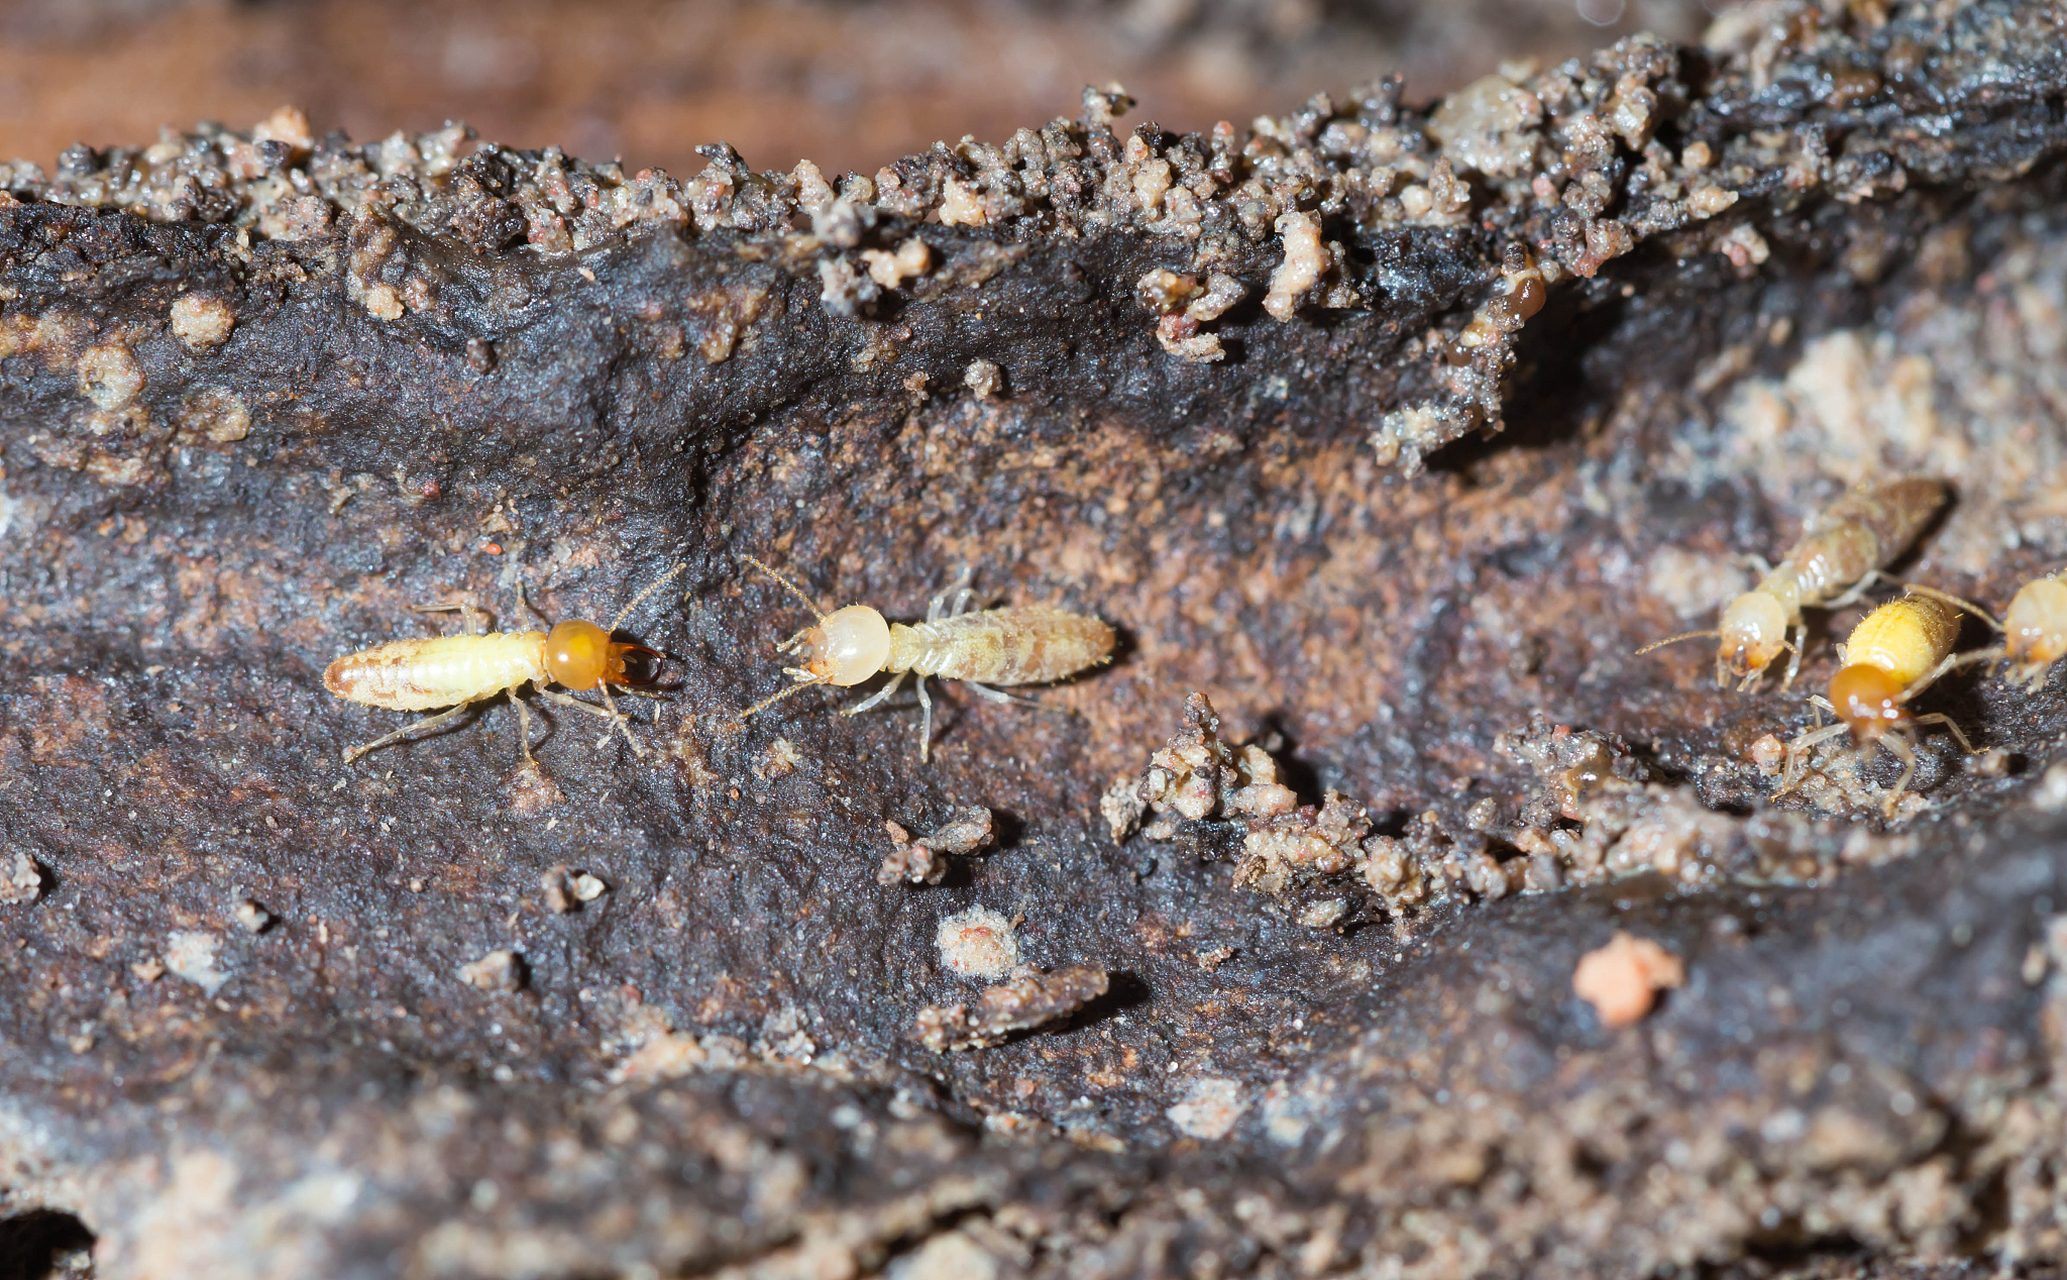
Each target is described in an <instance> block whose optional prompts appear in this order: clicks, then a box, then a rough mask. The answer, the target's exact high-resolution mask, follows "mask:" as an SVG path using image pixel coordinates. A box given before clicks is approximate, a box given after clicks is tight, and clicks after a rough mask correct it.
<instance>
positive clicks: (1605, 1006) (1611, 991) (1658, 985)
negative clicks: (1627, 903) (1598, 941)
mask: <svg viewBox="0 0 2067 1280" xmlns="http://www.w3.org/2000/svg"><path fill="white" fill-rule="evenodd" d="M1686 980H1687V970H1686V966H1685V965H1684V964H1681V963H1680V959H1679V957H1678V956H1676V955H1673V954H1672V953H1671V952H1670V951H1667V950H1666V949H1665V948H1664V947H1662V946H1660V945H1658V944H1657V943H1656V942H1653V941H1651V940H1650V939H1649V938H1638V937H1633V936H1631V935H1630V934H1627V933H1624V932H1622V931H1620V930H1617V931H1616V933H1615V936H1614V937H1613V938H1611V939H1609V941H1608V943H1607V945H1606V946H1603V947H1600V948H1598V949H1596V950H1593V951H1589V952H1587V953H1586V954H1585V955H1583V956H1581V957H1579V965H1578V967H1577V968H1576V969H1574V970H1573V971H1572V990H1573V992H1575V993H1576V994H1577V995H1578V996H1579V998H1580V999H1582V1000H1584V1001H1586V1002H1587V1003H1588V1004H1590V1005H1592V1006H1593V1008H1594V1012H1596V1013H1598V1014H1599V1015H1600V1020H1601V1025H1602V1026H1605V1027H1608V1028H1610V1029H1614V1028H1620V1027H1627V1026H1632V1025H1634V1024H1635V1023H1637V1022H1638V1021H1640V1020H1642V1018H1643V1016H1644V1015H1645V1014H1647V1013H1649V1012H1650V1011H1651V1005H1652V1004H1653V1003H1654V1002H1655V1001H1656V1000H1657V998H1658V993H1659V992H1660V991H1663V990H1665V989H1667V988H1671V987H1678V986H1680V985H1681V984H1683V983H1685V982H1686Z"/></svg>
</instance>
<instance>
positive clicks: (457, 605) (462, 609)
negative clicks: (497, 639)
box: [409, 599, 488, 636]
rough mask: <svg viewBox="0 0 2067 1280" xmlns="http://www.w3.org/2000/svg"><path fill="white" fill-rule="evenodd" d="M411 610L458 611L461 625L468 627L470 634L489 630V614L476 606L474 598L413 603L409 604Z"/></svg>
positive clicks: (426, 611)
mask: <svg viewBox="0 0 2067 1280" xmlns="http://www.w3.org/2000/svg"><path fill="white" fill-rule="evenodd" d="M409 611H410V612H411V613H452V612H454V611H457V612H458V613H459V616H460V618H461V623H460V625H462V626H464V627H465V628H466V629H467V634H468V635H470V636H477V635H480V634H481V633H482V632H484V631H486V630H487V622H486V619H487V617H488V615H487V614H486V613H485V612H484V611H482V610H480V609H477V608H475V607H474V602H473V601H472V600H467V599H459V600H448V601H446V602H445V603H443V604H413V605H410V606H409Z"/></svg>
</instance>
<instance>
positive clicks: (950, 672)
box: [891, 604, 1113, 685]
mask: <svg viewBox="0 0 2067 1280" xmlns="http://www.w3.org/2000/svg"><path fill="white" fill-rule="evenodd" d="M911 630H912V631H914V632H915V633H917V634H918V636H919V637H921V638H922V639H923V640H924V641H925V642H926V643H925V648H924V649H923V650H922V651H921V652H920V653H918V654H917V655H916V656H915V657H914V658H913V660H912V662H911V666H910V670H911V671H912V673H913V674H915V675H922V676H941V677H943V678H945V679H948V680H973V681H975V682H976V683H977V684H994V685H1015V684H1043V683H1045V682H1047V681H1049V680H1060V679H1062V678H1063V677H1064V676H1068V675H1074V674H1076V673H1077V672H1079V671H1082V670H1083V669H1084V668H1086V667H1090V666H1095V665H1097V664H1098V663H1100V662H1103V661H1105V659H1107V658H1109V657H1111V656H1112V645H1113V632H1112V628H1111V627H1108V626H1106V625H1105V624H1104V623H1103V622H1100V621H1099V620H1098V619H1096V618H1091V617H1086V616H1085V615H1083V614H1081V613H1071V612H1069V611H1068V610H1066V609H1057V608H1054V607H1053V606H1050V605H1044V604H1032V605H1008V606H1006V607H1004V608H1001V609H984V610H982V611H980V612H977V613H965V614H963V615H961V616H960V617H958V618H942V619H940V620H938V621H936V622H921V623H917V624H915V625H914V626H913V627H912V628H911ZM895 662H896V657H895V656H893V659H892V663H893V665H892V666H891V670H897V669H898V667H897V666H896V665H895Z"/></svg>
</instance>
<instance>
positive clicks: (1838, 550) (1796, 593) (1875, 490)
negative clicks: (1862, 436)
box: [1637, 479, 1945, 689]
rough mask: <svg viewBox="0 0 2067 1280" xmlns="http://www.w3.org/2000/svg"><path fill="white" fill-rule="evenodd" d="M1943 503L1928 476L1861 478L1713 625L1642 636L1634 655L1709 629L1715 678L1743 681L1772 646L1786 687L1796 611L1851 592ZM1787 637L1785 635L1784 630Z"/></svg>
mask: <svg viewBox="0 0 2067 1280" xmlns="http://www.w3.org/2000/svg"><path fill="white" fill-rule="evenodd" d="M1944 505H1945V486H1944V485H1943V484H1942V483H1940V482H1939V481H1936V480H1928V479H1907V480H1890V481H1888V482H1886V483H1884V484H1876V485H1861V486H1859V487H1858V488H1856V489H1853V490H1852V491H1851V492H1850V493H1847V494H1845V495H1844V496H1843V497H1842V498H1839V499H1838V500H1837V501H1836V502H1833V503H1831V504H1830V508H1829V510H1827V511H1825V512H1824V513H1823V514H1822V516H1821V517H1820V518H1818V519H1817V520H1815V521H1813V522H1812V523H1811V524H1810V525H1809V528H1808V530H1807V531H1806V532H1805V533H1804V534H1803V535H1802V539H1801V541H1799V542H1797V543H1795V544H1794V547H1793V549H1792V550H1790V551H1789V552H1788V553H1787V558H1786V559H1785V560H1782V561H1781V562H1780V564H1779V566H1778V567H1777V568H1775V569H1773V570H1772V571H1771V572H1770V573H1768V574H1766V576H1765V578H1764V579H1763V580H1762V581H1761V582H1760V583H1759V584H1758V585H1757V586H1756V587H1754V588H1752V589H1751V590H1749V591H1747V592H1745V593H1744V594H1743V595H1740V596H1738V597H1737V598H1736V599H1735V600H1732V601H1731V602H1730V604H1729V607H1728V608H1726V609H1724V610H1723V614H1722V621H1721V623H1720V624H1719V625H1718V626H1717V628H1716V629H1715V630H1714V631H1688V632H1685V633H1683V634H1681V635H1676V636H1669V637H1667V638H1666V639H1663V640H1659V641H1656V642H1655V643H1652V644H1647V645H1645V646H1644V647H1643V648H1641V649H1638V650H1637V653H1638V654H1639V655H1642V654H1646V653H1649V652H1650V651H1651V650H1653V649H1658V648H1662V647H1664V646H1665V645H1668V644H1678V643H1679V642H1680V641H1682V640H1692V639H1694V638H1695V637H1697V636H1716V637H1718V638H1719V640H1720V643H1719V644H1718V645H1717V646H1716V651H1715V682H1716V684H1717V685H1727V684H1728V683H1729V682H1730V680H1731V679H1732V678H1735V679H1736V680H1737V681H1738V683H1737V687H1738V688H1739V689H1749V688H1750V687H1751V684H1752V682H1753V681H1754V680H1757V679H1758V677H1759V675H1760V673H1762V672H1763V671H1764V670H1765V669H1766V668H1767V667H1768V666H1770V665H1771V664H1772V661H1773V659H1775V658H1777V657H1779V656H1780V651H1781V650H1783V649H1785V650H1789V651H1791V652H1792V653H1793V654H1794V656H1793V657H1792V658H1791V659H1789V660H1788V663H1787V675H1786V678H1785V679H1783V680H1782V681H1781V683H1780V687H1781V688H1782V689H1786V688H1787V687H1789V686H1790V685H1792V684H1793V683H1794V677H1795V676H1796V675H1797V674H1799V673H1800V671H1801V645H1802V639H1803V636H1804V635H1805V633H1806V628H1804V627H1803V625H1802V620H1801V611H1802V610H1803V609H1804V608H1813V607H1816V606H1822V605H1832V606H1835V605H1845V604H1850V603H1851V602H1852V601H1853V600H1856V599H1857V598H1858V592H1859V591H1860V590H1862V589H1863V588H1865V587H1866V586H1867V585H1868V584H1869V583H1871V582H1872V581H1873V579H1874V578H1876V577H1878V576H1879V573H1880V570H1882V569H1884V568H1886V567H1887V565H1888V562H1889V561H1891V560H1893V559H1894V558H1895V557H1896V556H1898V555H1900V554H1902V551H1903V550H1904V548H1906V547H1908V545H1909V544H1910V543H1912V542H1914V541H1915V540H1916V535H1917V534H1919V533H1921V532H1923V527H1924V526H1925V525H1927V524H1929V523H1930V521H1931V517H1932V516H1934V515H1936V514H1937V513H1938V508H1939V507H1942V506H1944ZM1790 629H1791V630H1792V631H1793V632H1794V640H1793V641H1792V642H1791V643H1790V642H1789V641H1788V639H1787V633H1788V631H1789V630H1790Z"/></svg>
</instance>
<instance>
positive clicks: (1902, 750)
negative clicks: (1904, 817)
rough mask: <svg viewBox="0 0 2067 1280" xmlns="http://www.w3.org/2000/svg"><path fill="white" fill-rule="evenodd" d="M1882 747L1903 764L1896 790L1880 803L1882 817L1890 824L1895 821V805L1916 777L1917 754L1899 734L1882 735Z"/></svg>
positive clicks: (1896, 780) (1897, 779)
mask: <svg viewBox="0 0 2067 1280" xmlns="http://www.w3.org/2000/svg"><path fill="white" fill-rule="evenodd" d="M1880 745H1882V746H1883V747H1886V748H1887V749H1888V751H1889V752H1890V753H1892V754H1893V755H1894V756H1895V758H1896V759H1898V760H1900V761H1901V762H1902V776H1901V777H1899V778H1896V779H1895V789H1894V790H1893V791H1890V792H1888V794H1887V798H1886V799H1884V800H1882V801H1881V802H1880V813H1881V816H1882V817H1883V818H1885V819H1887V820H1888V821H1889V822H1893V821H1894V820H1895V804H1896V802H1897V801H1899V800H1900V799H1901V798H1902V793H1903V792H1904V791H1906V790H1908V789H1909V780H1910V779H1912V778H1914V777H1915V776H1916V752H1914V751H1911V750H1910V749H1909V743H1908V742H1906V741H1904V740H1903V737H1902V735H1901V734H1899V733H1889V734H1884V735H1882V737H1881V740H1880Z"/></svg>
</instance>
